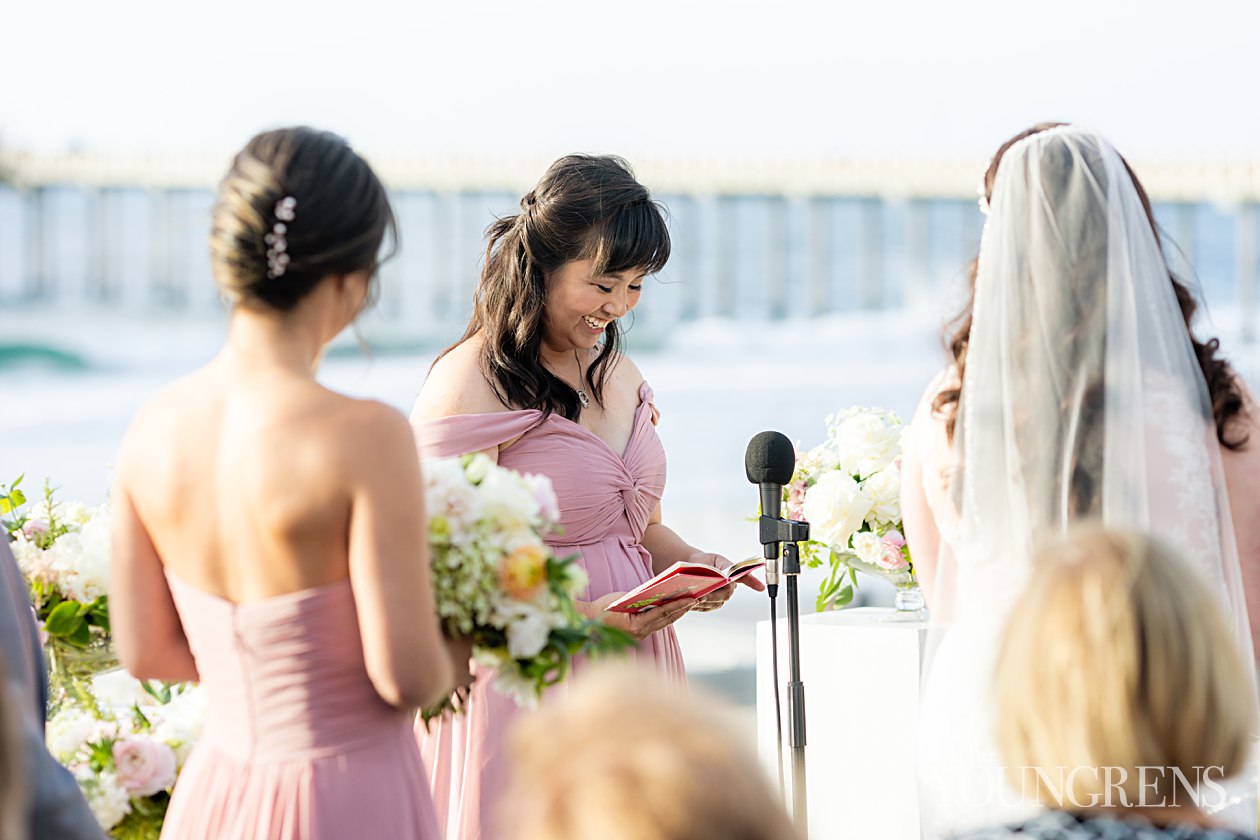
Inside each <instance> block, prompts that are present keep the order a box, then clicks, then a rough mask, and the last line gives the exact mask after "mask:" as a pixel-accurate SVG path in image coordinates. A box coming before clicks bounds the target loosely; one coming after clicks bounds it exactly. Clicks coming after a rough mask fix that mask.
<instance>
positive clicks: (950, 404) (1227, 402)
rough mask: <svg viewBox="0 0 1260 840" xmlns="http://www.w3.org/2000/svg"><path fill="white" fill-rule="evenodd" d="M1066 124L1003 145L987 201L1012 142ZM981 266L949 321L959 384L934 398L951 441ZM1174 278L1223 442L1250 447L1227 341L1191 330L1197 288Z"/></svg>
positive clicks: (1149, 215) (988, 181)
mask: <svg viewBox="0 0 1260 840" xmlns="http://www.w3.org/2000/svg"><path fill="white" fill-rule="evenodd" d="M1066 124H1067V123H1059V122H1043V123H1037V124H1036V125H1034V126H1032V127H1031V128H1026V129H1024V130H1023V131H1021V132H1020V133H1019V134H1016V135H1015V136H1014V137H1012V138H1011V139H1009V140H1007V141H1006V142H1005V143H1003V144H1002V145H1001V146H999V147H998V150H997V153H996V154H994V155H993V160H992V161H991V162H990V163H989V168H988V169H987V170H986V171H985V173H984V197H985V200H986V201H989V200H991V199H992V197H993V182H994V180H995V179H996V178H997V171H998V165H999V164H1000V163H1001V162H1002V156H1003V155H1005V154H1006V152H1007V150H1008V149H1010V148H1011V146H1013V145H1015V144H1016V143H1018V142H1019V141H1020V140H1023V139H1025V138H1027V137H1031V136H1032V135H1034V134H1039V133H1040V132H1042V131H1046V130H1048V129H1051V128H1056V127H1058V126H1062V125H1066ZM1120 159H1121V161H1123V162H1124V168H1125V171H1127V172H1128V173H1129V178H1130V179H1131V180H1132V181H1133V188H1134V189H1135V190H1137V194H1138V198H1139V199H1140V200H1141V202H1142V209H1143V210H1145V211H1146V219H1147V221H1148V222H1150V225H1151V230H1152V231H1153V232H1154V234H1155V241H1156V242H1157V243H1159V244H1160V246H1161V247H1162V246H1163V237H1162V236H1161V235H1160V230H1159V226H1158V225H1157V224H1156V223H1155V214H1154V213H1153V212H1152V211H1151V201H1150V199H1149V198H1148V197H1147V195H1146V190H1145V189H1143V187H1142V182H1141V181H1139V180H1138V178H1137V175H1135V174H1134V173H1133V169H1132V167H1130V166H1129V162H1128V161H1127V160H1124V158H1123V157H1121V158H1120ZM978 270H979V258H978V257H977V258H976V259H973V260H972V261H971V269H970V283H969V285H970V292H969V295H968V298H967V303H966V305H965V306H964V307H963V308H962V311H961V312H959V313H958V315H956V316H955V317H954V318H953V319H952V320H951V321H950V322H949V324H948V326H947V327H946V331H945V344H946V348H947V349H948V351H949V353H950V355H951V357H952V360H953V364H954V369H955V372H956V375H957V381H958V383H959V385H957V386H955V387H951V388H946V389H944V390H942V391H941V392H940V393H939V394H937V395H936V398H935V399H934V400H933V402H932V408H933V410H934V411H936V412H937V413H939V414H941V415H943V416H944V417H945V430H946V433H947V435H948V437H949V440H950V441H951V442H952V441H953V439H954V426H955V423H956V421H957V419H958V412H957V407H958V399H959V396H960V395H961V393H962V388H961V383H962V381H963V374H964V373H965V372H966V368H967V346H968V342H969V341H970V339H971V322H972V316H973V313H974V307H975V302H976V272H977V271H978ZM1168 281H1169V282H1170V283H1172V287H1173V292H1174V294H1176V296H1177V304H1178V306H1180V308H1181V314H1182V317H1183V318H1184V319H1185V322H1186V332H1187V333H1189V335H1190V341H1191V343H1192V344H1193V345H1194V354H1195V356H1196V357H1197V358H1198V360H1199V367H1200V369H1201V370H1202V371H1203V378H1204V380H1206V382H1207V389H1208V397H1209V399H1210V400H1211V403H1212V415H1213V418H1214V420H1215V423H1216V437H1217V440H1219V441H1220V443H1221V446H1224V447H1225V448H1226V449H1231V450H1235V451H1238V450H1241V449H1243V448H1245V447H1246V445H1247V442H1248V441H1247V436H1246V435H1245V434H1243V435H1239V434H1238V433H1237V432H1236V430H1234V429H1232V428H1231V421H1232V420H1233V419H1234V418H1235V417H1238V416H1240V415H1241V414H1242V412H1243V399H1242V393H1241V392H1240V391H1239V390H1238V385H1237V384H1236V382H1235V379H1234V377H1235V374H1234V371H1233V369H1232V368H1231V367H1230V365H1229V363H1228V362H1227V361H1225V360H1224V359H1223V358H1221V357H1220V356H1219V355H1218V353H1219V351H1220V344H1221V343H1220V340H1219V339H1216V338H1212V339H1209V340H1207V341H1199V340H1198V339H1197V338H1195V336H1194V333H1193V332H1192V331H1191V328H1190V324H1191V322H1192V321H1193V320H1194V313H1195V310H1196V309H1197V307H1198V304H1197V303H1196V301H1195V299H1194V294H1193V292H1191V291H1190V288H1189V287H1188V286H1187V285H1186V284H1185V283H1183V282H1181V281H1180V280H1178V279H1177V276H1176V275H1175V274H1173V273H1172V271H1171V270H1169V272H1168Z"/></svg>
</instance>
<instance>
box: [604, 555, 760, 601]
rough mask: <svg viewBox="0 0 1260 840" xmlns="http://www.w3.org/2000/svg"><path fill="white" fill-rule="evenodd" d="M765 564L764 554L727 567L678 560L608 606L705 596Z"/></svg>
mask: <svg viewBox="0 0 1260 840" xmlns="http://www.w3.org/2000/svg"><path fill="white" fill-rule="evenodd" d="M764 565H766V561H765V560H763V559H762V558H760V557H749V558H748V559H747V560H744V561H742V562H739V563H736V564H735V565H734V566H731V567H730V568H729V569H727V570H725V571H723V570H721V569H715V568H713V567H712V566H702V565H701V564H699V563H675V564H674V565H672V566H670V567H669V568H668V569H666V570H665V571H663V572H661V573H660V574H659V575H657V576H656V577H654V578H652V579H651V580H649V581H648V582H647V583H644V584H642V585H641V586H638V587H637V588H635V589H633V590H631V591H630V592H627V593H626V594H625V595H622V596H621V597H620V598H618V599H617V600H616V601H614V602H613V603H612V604H611V605H609V607H608V609H610V610H612V611H613V612H623V613H639V612H644V611H645V610H650V609H652V608H653V607H659V606H661V605H662V604H668V603H669V602H671V601H677V600H679V599H682V598H691V599H695V598H703V597H704V596H705V595H708V594H709V593H710V592H712V591H713V590H715V589H721V588H722V587H723V586H726V584H728V583H733V582H735V581H737V580H739V579H740V578H742V577H743V576H744V575H746V574H749V573H750V572H753V571H755V570H757V569H760V568H761V567H762V566H764Z"/></svg>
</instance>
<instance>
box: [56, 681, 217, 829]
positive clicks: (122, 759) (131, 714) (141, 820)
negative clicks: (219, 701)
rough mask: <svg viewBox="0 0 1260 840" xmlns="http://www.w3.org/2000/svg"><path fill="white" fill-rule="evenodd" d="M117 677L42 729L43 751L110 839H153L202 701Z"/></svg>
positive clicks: (190, 693)
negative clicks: (65, 771)
mask: <svg viewBox="0 0 1260 840" xmlns="http://www.w3.org/2000/svg"><path fill="white" fill-rule="evenodd" d="M113 676H114V675H110V677H111V678H112V677H113ZM119 676H120V677H121V679H122V682H121V683H120V684H119V685H117V686H116V687H114V688H113V689H112V690H111V691H109V692H106V691H103V690H102V691H98V692H96V693H95V694H86V695H83V696H81V697H80V698H79V699H76V700H75V701H73V702H71V703H68V704H66V705H65V706H63V707H62V708H61V710H60V711H59V712H58V713H57V714H56V715H55V716H54V717H53V718H52V719H51V720H50V721H49V722H48V726H47V742H48V749H49V751H50V752H51V753H52V754H53V756H54V757H55V758H56V759H57V760H58V761H60V762H61V763H62V764H64V765H65V766H66V767H68V768H69V769H70V772H71V773H73V774H74V777H75V779H76V780H77V781H78V783H79V787H80V789H81V790H82V791H83V795H84V797H85V798H86V799H87V801H88V805H89V806H90V807H91V809H92V813H93V814H94V815H95V816H96V821H97V822H98V823H99V824H100V826H101V828H103V829H104V830H105V831H107V832H109V834H110V836H111V837H114V838H119V840H156V838H157V837H158V834H159V833H160V832H161V829H162V820H163V819H164V817H165V815H166V807H167V805H168V804H169V803H170V798H171V788H173V787H174V785H175V779H176V778H177V777H178V775H179V772H180V770H181V769H182V768H183V766H184V762H185V761H186V760H187V758H188V754H189V753H190V752H191V751H192V747H193V744H194V743H195V742H196V740H197V738H198V737H199V736H200V734H201V724H202V718H203V716H204V712H205V697H204V695H203V694H202V690H201V689H200V688H198V687H196V686H172V685H167V684H154V683H150V682H143V683H142V682H139V681H138V680H134V679H132V678H131V677H130V676H127V675H125V674H121V672H120V673H119ZM114 682H116V683H118V682H119V681H118V680H114ZM110 695H113V696H110Z"/></svg>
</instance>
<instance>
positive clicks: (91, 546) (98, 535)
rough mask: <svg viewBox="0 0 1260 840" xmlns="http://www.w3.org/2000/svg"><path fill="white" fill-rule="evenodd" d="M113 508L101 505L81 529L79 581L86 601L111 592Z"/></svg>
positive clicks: (80, 590) (80, 589)
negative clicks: (110, 559) (110, 516)
mask: <svg viewBox="0 0 1260 840" xmlns="http://www.w3.org/2000/svg"><path fill="white" fill-rule="evenodd" d="M109 532H110V526H109V510H108V509H106V508H104V507H102V508H98V509H97V511H96V513H95V514H94V515H93V516H92V518H91V519H89V520H88V521H87V523H85V524H84V526H83V530H82V531H80V532H79V533H78V535H77V536H78V538H79V556H78V565H77V568H76V572H77V578H78V581H77V584H78V588H79V592H80V594H82V595H83V598H82V599H80V600H82V601H83V602H84V603H87V602H90V601H95V600H96V599H97V598H99V597H100V596H102V595H104V594H106V593H108V592H109Z"/></svg>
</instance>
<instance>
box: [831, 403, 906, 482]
mask: <svg viewBox="0 0 1260 840" xmlns="http://www.w3.org/2000/svg"><path fill="white" fill-rule="evenodd" d="M834 440H835V444H836V448H837V449H838V450H839V452H840V468H841V469H842V470H844V471H845V472H847V473H849V474H850V475H856V476H861V477H863V478H865V477H866V476H869V475H871V474H872V473H876V472H879V471H880V470H882V469H883V468H884V467H886V466H888V465H889V464H891V463H892V462H893V461H894V460H895V459H896V458H897V456H898V454H900V452H901V423H900V422H897V420H896V417H895V416H893V415H890V414H888V413H886V412H875V411H861V412H857V413H854V414H851V415H849V416H848V417H845V418H844V419H843V420H841V421H840V423H839V425H837V426H836V428H835V431H834Z"/></svg>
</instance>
